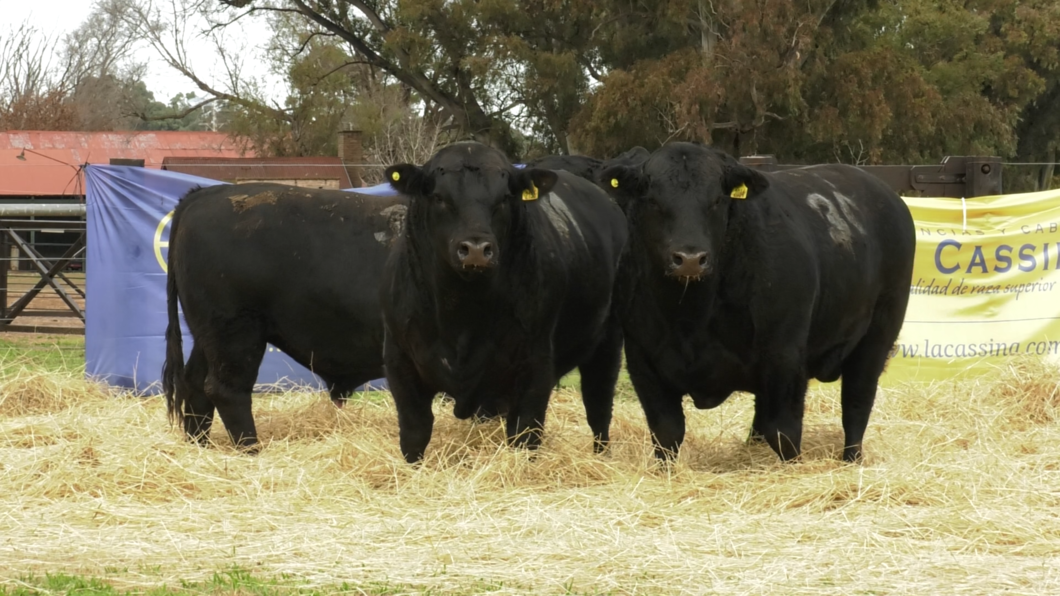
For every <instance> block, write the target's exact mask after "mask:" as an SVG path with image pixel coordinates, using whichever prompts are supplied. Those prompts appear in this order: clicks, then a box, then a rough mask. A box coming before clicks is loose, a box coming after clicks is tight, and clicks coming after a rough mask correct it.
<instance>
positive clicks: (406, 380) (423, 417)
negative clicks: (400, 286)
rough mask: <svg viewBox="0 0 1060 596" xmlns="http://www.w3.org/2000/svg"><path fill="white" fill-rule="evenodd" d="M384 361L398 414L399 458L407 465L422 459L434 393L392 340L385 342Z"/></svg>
mask: <svg viewBox="0 0 1060 596" xmlns="http://www.w3.org/2000/svg"><path fill="white" fill-rule="evenodd" d="M384 346H385V353H384V355H383V360H384V362H385V368H386V381H387V385H389V387H390V394H391V395H392V396H393V397H394V406H395V407H396V408H397V414H398V436H399V443H400V446H401V455H403V456H404V457H405V461H407V462H408V463H410V464H413V463H416V462H419V461H420V460H422V459H423V454H424V452H425V451H427V444H428V443H430V442H431V432H432V431H433V430H434V412H433V411H432V410H431V402H432V401H433V400H434V394H435V392H434V391H433V390H431V389H430V388H429V387H427V385H426V383H425V382H424V381H423V379H422V378H421V377H420V374H419V372H418V371H417V370H416V366H415V365H414V364H413V363H412V360H411V359H410V358H409V357H408V355H407V354H405V353H404V352H403V351H401V348H399V347H398V346H396V345H394V343H393V341H391V338H389V337H388V338H387V341H386V342H385V343H384Z"/></svg>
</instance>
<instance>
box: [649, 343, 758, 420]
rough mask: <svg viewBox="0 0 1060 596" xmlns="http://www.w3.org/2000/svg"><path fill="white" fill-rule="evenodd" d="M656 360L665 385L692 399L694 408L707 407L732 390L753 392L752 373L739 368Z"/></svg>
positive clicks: (726, 397) (716, 402) (708, 363)
mask: <svg viewBox="0 0 1060 596" xmlns="http://www.w3.org/2000/svg"><path fill="white" fill-rule="evenodd" d="M660 360H662V362H657V363H656V364H657V366H656V370H658V371H659V372H660V374H662V375H663V377H664V381H665V383H666V384H667V385H670V386H671V387H674V388H676V389H677V390H678V391H680V392H681V394H682V395H688V396H689V397H691V398H692V403H693V404H694V405H695V406H696V408H698V409H701V410H709V409H711V408H716V407H718V406H720V405H721V404H722V403H724V402H725V400H726V399H728V398H729V396H730V395H732V394H733V393H734V392H737V391H753V390H754V386H753V383H752V378H750V377H751V375H748V374H747V373H746V371H744V370H742V369H741V368H740V367H734V366H729V365H721V364H717V363H713V362H702V361H699V362H691V363H680V362H675V361H671V362H669V363H667V362H665V356H663V357H661V358H660Z"/></svg>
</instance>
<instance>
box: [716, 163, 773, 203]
mask: <svg viewBox="0 0 1060 596" xmlns="http://www.w3.org/2000/svg"><path fill="white" fill-rule="evenodd" d="M721 186H722V190H723V191H725V194H727V195H729V196H730V197H732V198H734V199H746V198H747V197H751V196H754V195H757V194H761V193H762V192H764V191H765V190H766V189H767V188H769V179H768V178H766V177H765V176H763V175H762V173H761V172H759V171H758V170H755V169H753V168H749V167H747V166H744V165H741V164H738V163H737V164H731V165H729V166H728V167H726V168H725V171H724V173H723V174H722V180H721Z"/></svg>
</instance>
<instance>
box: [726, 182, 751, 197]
mask: <svg viewBox="0 0 1060 596" xmlns="http://www.w3.org/2000/svg"><path fill="white" fill-rule="evenodd" d="M729 196H730V197H732V198H734V199H746V198H747V185H746V184H741V185H739V186H737V187H736V188H734V189H732V194H730V195H729Z"/></svg>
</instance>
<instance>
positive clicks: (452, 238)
mask: <svg viewBox="0 0 1060 596" xmlns="http://www.w3.org/2000/svg"><path fill="white" fill-rule="evenodd" d="M386 176H387V179H388V180H389V181H390V184H391V185H392V186H393V187H394V188H395V189H397V190H398V191H399V192H401V193H402V194H405V195H407V196H408V197H409V198H410V199H411V202H410V208H409V227H408V228H406V229H407V233H408V234H418V235H422V237H420V238H417V239H416V241H417V242H420V243H423V245H426V246H429V247H430V250H432V251H433V252H434V253H435V254H436V255H437V256H438V257H439V258H440V259H441V260H442V261H444V262H445V263H447V264H448V265H449V266H450V267H452V268H453V269H454V270H456V271H457V272H458V273H460V274H461V275H462V276H465V277H469V276H473V275H478V274H483V273H488V272H490V271H492V270H494V269H496V268H497V267H498V266H499V265H500V264H501V263H502V262H503V261H502V257H503V253H504V252H505V251H506V250H507V249H508V248H509V246H510V244H509V239H510V236H511V235H512V233H513V229H514V228H515V226H516V224H517V223H518V222H517V220H518V219H519V218H520V216H521V210H522V209H523V203H524V201H530V200H537V198H538V197H540V196H541V195H542V194H545V193H547V192H549V191H550V190H551V188H552V187H553V186H554V185H555V182H556V174H555V173H554V172H551V171H549V170H539V169H531V170H529V171H524V170H518V169H516V168H514V167H512V165H511V164H510V163H509V162H508V160H507V159H506V158H504V156H503V155H502V154H500V153H499V152H497V151H495V150H493V149H490V148H488V147H486V146H484V145H479V144H477V143H460V144H457V145H452V146H450V147H446V148H445V149H442V150H441V151H439V152H438V154H436V155H435V156H434V157H433V158H431V160H430V161H429V162H427V164H425V165H424V166H423V167H422V168H419V167H416V166H414V165H411V164H402V165H397V166H391V167H389V168H387V170H386Z"/></svg>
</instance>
